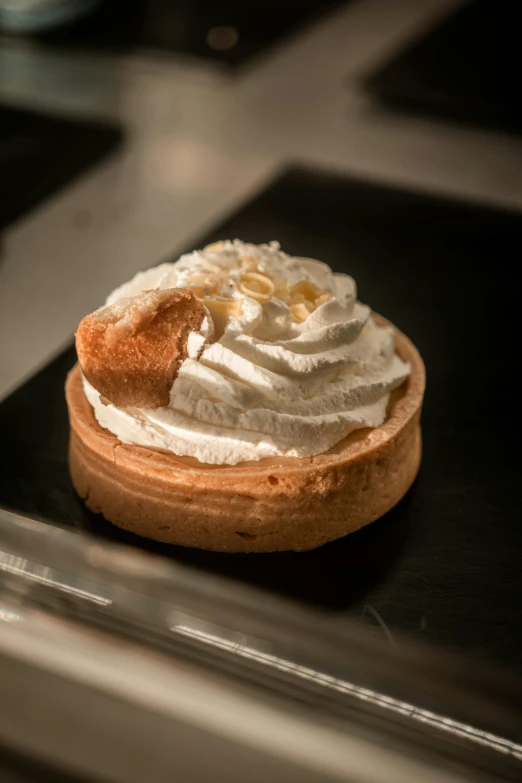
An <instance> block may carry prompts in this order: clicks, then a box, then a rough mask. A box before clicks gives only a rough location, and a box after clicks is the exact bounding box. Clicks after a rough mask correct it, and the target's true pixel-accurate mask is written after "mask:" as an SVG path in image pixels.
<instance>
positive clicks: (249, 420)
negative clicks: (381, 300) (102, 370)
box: [84, 240, 410, 465]
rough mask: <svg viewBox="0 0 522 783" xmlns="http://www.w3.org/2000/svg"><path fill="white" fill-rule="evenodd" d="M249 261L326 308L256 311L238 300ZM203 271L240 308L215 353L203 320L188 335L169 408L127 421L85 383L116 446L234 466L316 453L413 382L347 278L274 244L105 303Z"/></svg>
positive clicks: (152, 276) (239, 251)
mask: <svg viewBox="0 0 522 783" xmlns="http://www.w3.org/2000/svg"><path fill="white" fill-rule="evenodd" d="M245 257H248V258H250V259H252V263H255V264H256V269H257V270H258V271H259V272H260V273H261V274H262V275H266V276H267V277H268V278H270V280H274V281H276V285H278V284H280V281H286V282H287V283H288V285H289V286H293V285H295V284H299V283H300V282H301V281H303V279H304V280H306V281H309V282H310V283H311V284H312V285H313V286H314V288H315V289H320V291H321V292H323V293H324V292H326V294H327V296H326V294H324V295H323V297H322V299H323V300H327V301H324V302H323V303H321V304H319V305H318V306H317V307H316V308H315V309H314V310H313V312H311V314H310V315H308V317H307V318H306V319H305V320H303V321H302V322H299V320H296V317H295V315H293V311H292V309H291V302H289V301H286V302H285V301H282V300H281V299H279V298H277V288H276V294H275V295H274V297H273V298H271V299H269V300H268V301H264V302H261V303H260V302H259V301H256V299H254V298H251V297H250V296H245V295H244V294H242V293H241V281H242V280H244V279H245V278H244V269H242V268H241V265H240V261H241V259H244V258H245ZM200 273H201V275H203V276H205V275H211V276H212V279H213V280H216V279H217V280H218V294H219V297H220V298H221V299H230V300H232V301H235V300H241V304H242V312H241V314H240V315H238V316H231V317H229V318H228V321H227V322H226V326H225V329H224V332H223V334H222V336H221V337H220V338H219V340H218V341H217V342H215V343H213V344H210V345H208V344H207V345H205V343H206V341H207V339H208V330H209V324H208V323H207V324H206V325H205V322H206V321H207V319H205V321H204V323H203V325H202V328H201V330H200V332H199V333H192V334H191V335H190V336H189V342H188V354H189V356H188V358H187V359H186V360H185V361H184V362H183V364H182V366H181V368H180V371H179V374H178V376H177V378H176V380H175V382H174V384H173V387H172V391H171V399H170V405H169V407H166V408H158V409H154V410H152V409H140V410H136V409H133V410H132V411H131V410H121V409H118V408H116V407H115V406H113V405H103V404H102V403H101V401H100V396H99V394H98V393H97V392H96V391H95V390H94V389H93V388H92V387H91V386H90V385H89V384H88V383H87V381H85V380H84V388H85V393H86V395H87V398H88V400H89V402H90V403H91V405H92V407H93V409H94V412H95V415H96V418H97V419H98V421H99V423H100V424H101V425H102V426H103V427H105V428H107V429H108V430H110V431H111V432H112V433H114V434H115V435H116V436H117V437H118V438H119V439H120V440H122V441H123V442H124V443H130V444H136V445H140V446H149V447H156V448H161V449H166V450H168V451H171V452H174V453H175V454H178V455H180V456H191V457H195V458H197V459H198V460H200V461H201V462H205V463H211V464H227V465H235V464H237V463H238V462H243V461H246V460H259V459H262V458H263V457H273V456H291V457H308V456H313V455H316V454H321V453H323V452H325V451H328V449H330V448H331V447H332V446H334V445H335V444H336V443H338V442H339V441H340V440H342V438H344V437H346V435H348V434H349V433H350V432H352V431H353V430H355V429H358V428H361V427H378V426H379V425H381V424H382V423H383V422H384V420H385V418H386V408H387V405H388V401H389V395H390V392H391V391H392V390H393V389H394V388H396V387H397V386H399V385H400V384H401V383H402V382H403V381H404V380H405V378H406V377H407V376H408V375H409V372H410V368H409V366H408V364H406V363H405V362H403V361H402V360H401V359H400V358H399V357H398V356H397V354H396V353H395V343H394V335H393V330H392V329H390V328H386V327H379V326H377V325H376V324H375V322H374V320H373V319H372V318H371V315H370V310H369V308H368V307H366V306H365V305H363V304H360V303H359V302H357V301H356V288H355V283H354V281H353V280H352V278H350V277H348V276H347V275H339V274H334V273H333V272H332V271H331V269H330V268H329V267H328V266H326V265H325V264H322V263H320V262H318V261H312V260H310V259H300V258H292V257H289V256H287V255H286V254H285V253H283V252H282V251H281V250H280V249H279V245H278V244H277V243H275V242H272V243H270V244H269V245H259V246H257V245H248V244H244V243H242V242H239V241H237V240H236V241H234V242H225V243H222V244H221V246H220V247H217V248H208V249H206V250H204V251H198V252H195V253H192V254H190V255H185V256H182V257H181V258H180V259H179V261H177V262H176V263H174V264H162V265H160V266H158V267H155V268H154V269H150V270H148V271H146V272H142V273H140V274H138V275H136V277H134V279H133V280H131V281H130V282H128V283H126V284H125V285H123V286H121V287H120V288H118V289H116V290H115V291H114V292H113V293H112V294H111V295H110V296H109V298H108V300H107V304H112V303H114V302H115V301H117V300H118V299H120V298H122V297H128V296H134V295H135V294H137V293H140V292H141V291H143V290H146V289H149V288H171V287H185V286H192V287H193V286H194V282H193V281H194V274H196V275H200ZM201 275H200V276H201ZM278 281H279V282H278ZM280 290H282V289H280ZM280 295H281V296H282V297H283V294H280ZM283 298H285V297H283ZM319 301H321V300H319ZM203 346H204V347H203ZM198 355H199V358H198Z"/></svg>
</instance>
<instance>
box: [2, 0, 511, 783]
mask: <svg viewBox="0 0 522 783" xmlns="http://www.w3.org/2000/svg"><path fill="white" fill-rule="evenodd" d="M521 30H522V27H521V24H520V3H519V2H518V0H301V1H300V2H295V1H294V0H277V1H276V0H249V2H243V1H242V0H125V1H124V0H0V436H1V440H0V444H1V445H2V458H1V469H0V509H5V510H6V511H5V512H0V513H3V516H2V524H1V526H0V588H1V589H0V596H1V602H0V656H1V660H2V662H3V663H2V665H0V683H1V687H2V693H3V694H4V700H5V707H4V708H3V710H2V712H3V717H2V718H0V780H2V781H3V780H6V781H22V780H23V781H28V780H57V781H61V780H64V781H65V780H73V779H74V780H118V781H119V780H122V781H131V780H132V781H133V780H141V781H143V780H171V779H177V780H187V781H190V780H268V779H270V780H282V781H291V780H299V781H307V780H350V781H381V780H383V781H384V780H386V781H392V780H397V781H399V780H400V781H401V783H403V782H404V781H408V780H412V781H413V780H416V781H417V780H425V781H428V780H434V781H435V780H441V781H442V780H444V781H446V780H448V781H449V780H451V781H453V780H455V781H456V780H497V779H498V780H506V779H509V780H511V779H512V780H520V779H521V778H522V768H521V761H522V746H521V744H520V743H521V742H522V719H521V716H522V709H521V705H522V701H521V693H522V689H521V686H520V682H521V677H522V672H521V669H520V666H521V661H522V635H521V634H522V631H521V627H522V626H521V623H520V599H521V597H522V578H521V570H520V567H519V559H520V555H519V552H520V549H521V547H522V537H521V536H522V534H521V528H520V524H519V521H520V516H521V511H522V509H521V508H520V498H519V496H518V494H517V491H516V487H517V485H518V481H519V479H518V475H517V472H516V470H517V468H516V466H517V462H518V457H517V455H518V451H517V448H518V445H517V444H518V442H519V441H518V437H519V427H517V426H516V420H515V418H516V419H518V415H517V416H516V417H515V418H514V417H513V416H512V411H516V410H518V405H519V401H518V396H517V388H518V387H517V385H516V383H515V382H514V374H515V372H516V367H514V359H513V357H514V356H515V355H518V354H517V351H518V341H517V339H516V335H517V334H518V332H519V326H518V323H517V314H518V298H519V295H518V288H517V287H516V285H515V280H516V277H517V275H516V271H517V267H518V259H519V256H520V252H521V251H522V217H521V213H522V137H521V134H522V101H521V96H522V89H521V88H522V45H521V44H522V41H521V36H522V33H521ZM235 237H238V238H241V239H244V240H246V241H254V242H267V241H270V240H273V239H276V240H279V241H281V243H282V246H283V249H284V250H286V251H288V252H290V253H295V254H298V255H304V256H311V257H316V258H320V259H321V260H323V261H326V262H327V263H329V264H331V265H332V267H333V268H334V269H335V270H336V271H345V272H348V273H350V274H353V276H354V277H355V279H356V281H357V282H358V285H359V293H360V297H361V299H362V300H363V301H368V302H369V303H370V304H371V305H372V306H373V307H374V308H375V309H376V310H377V311H379V310H381V311H382V312H384V313H385V314H386V315H387V316H389V317H390V318H391V320H392V321H394V322H395V323H397V325H398V326H399V327H400V328H401V329H404V331H405V332H406V333H407V334H408V335H409V336H410V337H412V338H413V340H414V342H415V343H416V344H417V345H418V347H419V349H420V350H421V353H422V355H423V356H424V358H425V361H426V366H427V370H428V393H427V397H426V406H425V412H424V421H423V427H424V439H425V457H424V463H423V468H422V470H421V474H420V476H419V479H418V481H417V483H416V485H415V487H414V489H413V491H412V492H411V493H410V495H409V496H408V498H406V499H405V500H404V501H403V502H402V503H401V504H400V505H399V506H398V507H397V509H394V510H393V511H392V512H390V514H389V515H388V516H387V517H386V518H385V519H384V520H381V521H380V522H378V523H376V524H375V525H372V526H371V528H370V529H368V530H367V531H361V532H360V533H357V534H356V535H355V536H353V537H350V539H349V541H343V542H336V543H335V544H333V545H328V546H327V547H324V548H323V549H322V550H320V551H319V552H318V553H307V554H304V555H300V556H294V555H292V556H290V555H287V554H286V553H284V554H282V555H281V556H279V555H271V556H267V557H264V556H261V557H259V556H251V557H249V558H247V556H240V557H236V558H235V559H233V560H231V559H230V557H228V558H227V557H226V556H221V555H212V554H211V553H194V552H188V551H180V550H176V551H174V549H175V548H171V549H169V550H168V551H167V550H166V548H165V547H163V548H162V547H160V546H156V545H154V544H150V545H143V543H142V542H137V541H136V539H134V538H133V537H131V536H130V535H129V536H127V535H126V534H123V533H122V534H121V535H120V534H117V533H116V532H115V531H114V530H112V529H110V526H108V525H106V524H102V523H101V522H100V521H99V520H97V519H96V518H94V515H89V514H88V513H87V512H86V511H85V509H83V508H80V505H79V504H78V502H77V500H76V498H75V497H74V493H73V492H72V489H71V487H70V482H69V479H68V473H67V452H66V450H67V433H68V425H67V414H66V410H65V405H64V401H63V394H62V389H63V382H64V378H65V374H66V372H67V370H68V369H69V368H70V366H71V365H72V363H73V362H74V351H73V350H72V348H71V347H70V346H71V339H72V335H73V333H74V330H75V328H76V326H77V324H78V322H79V320H80V319H81V318H82V317H83V315H84V314H85V313H87V312H89V311H92V310H93V309H95V308H96V307H98V306H100V305H101V304H102V303H103V301H104V300H105V297H106V296H107V294H108V293H109V292H110V291H111V290H112V289H114V288H115V287H116V286H117V285H118V284H120V283H122V282H124V281H125V280H127V279H128V278H130V277H131V276H132V275H133V274H135V273H136V272H137V271H138V270H141V269H145V268H147V267H149V266H152V265H155V264H157V263H160V262H163V261H166V260H174V259H175V258H176V257H178V256H179V255H180V254H181V253H182V252H186V251H188V250H190V249H193V248H195V247H201V246H202V245H204V244H206V242H207V241H210V240H214V239H226V238H231V239H232V238H235ZM13 512H14V513H13ZM32 518H37V519H43V520H44V522H43V523H38V522H34V523H33V522H31V519H32ZM73 530H75V531H76V532H75V533H73V532H72V531H73ZM78 531H80V535H78ZM67 536H71V537H72V538H71V540H69V538H68V537H67ZM144 546H145V548H148V549H149V550H150V551H149V552H148V553H147V554H143V552H142V549H143V548H144ZM158 574H159V575H160V576H158ZM155 575H156V576H155ZM140 580H141V581H140ZM221 580H223V581H221ZM227 580H230V582H227ZM223 584H226V585H227V586H226V587H222V585H223ZM245 585H248V587H246V586H245ZM221 590H223V591H224V592H223V594H221V592H220V591H221ZM250 590H251V591H252V592H251V593H250V592H249V591H250ZM93 596H94V598H93ZM216 596H219V600H220V601H221V603H219V601H218V603H217V604H216V601H217V600H218V599H217V598H216ZM239 596H247V597H244V599H243V598H242V599H241V601H242V600H244V602H245V603H244V604H243V603H242V602H241V601H240V599H239ZM196 598H197V600H196ZM238 602H239V603H238ZM173 613H174V615H175V617H177V618H178V619H177V620H173V619H172V617H173V616H174V615H173ZM176 613H177V614H176ZM180 617H181V618H182V619H180ZM252 617H257V618H258V622H259V624H258V626H256V627H250V625H249V623H251V622H252ZM151 618H154V622H153V621H152V619H151ZM292 618H293V619H292ZM296 618H297V619H296ZM293 621H295V625H293V624H292V622H293ZM209 623H210V626H209V625H208V624H209ZM187 639H189V641H190V645H189V647H188V648H187V647H186V645H187V644H189V642H187ZM260 640H261V641H260ZM361 640H362V641H361ZM361 645H362V646H361ZM209 650H210V652H209ZM304 653H306V655H308V656H309V659H307V660H304V659H303V656H304V657H305V658H306V655H304ZM216 656H217V658H216ZM390 656H391V658H390ZM239 659H241V661H242V663H238V660H239ZM245 661H248V666H247V664H245V663H244V662H245ZM268 670H269V671H270V672H271V674H268V673H267V671H268ZM274 672H278V674H277V676H276V675H275V674H274ZM281 672H283V674H281ZM303 672H304V674H303ZM391 672H394V674H393V676H392V675H391ZM271 677H272V678H274V679H273V680H272V679H270V678H271ZM490 678H492V679H491V680H490ZM269 681H270V685H269V686H268V685H267V683H268V682H269ZM305 682H306V683H307V684H306V688H305V690H303V688H304V687H305V686H304V685H303V683H305ZM162 683H168V684H165V685H164V687H162V685H161V684H162ZM310 683H312V684H311V685H310ZM325 688H326V689H327V692H326V691H324V689H325ZM267 691H269V693H267ZM334 693H335V696H334V695H333V694H334ZM167 696H168V698H167ZM353 704H356V705H358V706H357V707H354V706H353ZM362 704H364V707H362V706H361V705H362ZM180 705H181V706H180ZM368 705H370V706H368ZM401 705H402V706H401ZM383 711H384V712H383ZM383 716H384V717H383ZM217 726H220V727H221V728H220V730H219V731H218V730H217V729H216V727H217ZM260 727H261V728H260ZM198 732H201V735H200V734H198ZM218 735H219V738H217V737H218ZM176 765H178V766H177V767H176ZM175 769H178V772H179V774H178V776H176V774H175V773H174V771H173V770H175ZM179 775H181V777H180V776H179Z"/></svg>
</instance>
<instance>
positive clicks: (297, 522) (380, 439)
mask: <svg viewBox="0 0 522 783" xmlns="http://www.w3.org/2000/svg"><path fill="white" fill-rule="evenodd" d="M379 321H381V322H383V323H384V319H379ZM396 339H397V351H398V353H399V355H400V356H401V357H402V358H403V359H405V360H407V361H409V362H410V364H411V369H412V372H411V376H410V377H409V379H408V380H407V381H406V382H405V383H404V384H403V385H402V386H401V388H400V389H397V390H396V391H395V392H394V393H393V394H392V397H391V400H390V406H389V415H388V419H387V420H386V422H385V423H384V424H383V425H382V426H381V427H378V428H376V429H373V430H372V429H366V430H359V431H357V432H354V433H352V435H350V436H348V438H345V440H343V441H342V442H341V443H339V444H338V445H337V446H336V447H335V448H333V449H331V450H330V451H329V452H327V453H326V454H320V455H318V456H317V457H310V458H303V459H299V458H292V457H287V458H273V459H265V460H261V461H259V462H255V463H250V464H247V463H244V464H242V465H238V466H234V467H231V466H226V465H223V466H220V465H203V464H201V463H198V462H197V461H196V460H194V459H191V458H184V457H177V456H175V455H173V454H170V453H168V454H167V453H162V452H157V451H153V450H151V449H147V448H142V447H138V446H127V445H124V444H122V443H121V442H120V441H119V440H118V439H117V438H116V437H115V436H114V435H112V434H111V433H109V432H107V430H104V429H102V428H101V427H100V426H99V424H98V423H97V421H96V419H95V418H94V414H93V412H92V408H91V406H90V405H89V403H88V401H87V399H86V397H85V395H84V393H83V388H82V383H81V376H80V371H79V368H78V367H75V368H74V369H73V370H72V371H71V373H70V375H69V377H68V379H67V385H66V392H67V402H68V406H69V416H70V421H71V440H70V452H69V460H70V469H71V476H72V480H73V483H74V486H75V488H76V491H77V492H78V494H79V495H80V496H81V497H83V498H85V502H86V504H87V506H88V507H89V508H90V509H91V510H92V511H95V512H99V513H102V514H103V515H104V517H105V518H106V519H107V520H109V521H110V522H113V523H114V524H115V525H117V526H119V527H122V528H125V529H127V530H130V531H132V532H133V533H137V534H138V535H140V536H145V537H147V538H153V539H156V540H158V541H165V542H168V543H173V544H181V545H183V546H190V547H199V548H201V549H211V550H216V551H228V552H274V551H280V550H285V549H290V550H296V551H305V550H308V549H314V548H315V547H318V546H321V545H322V544H324V543H326V542H327V541H332V540H334V539H336V538H340V537H342V536H345V535H346V534H347V533H351V532H353V531H355V530H358V529H359V528H360V527H363V526H364V525H367V524H368V523H370V522H372V521H373V520H375V519H377V518H378V517H380V516H382V515H383V514H384V513H385V512H386V511H388V510H389V509H390V508H392V507H393V506H394V505H395V504H396V503H397V502H398V501H399V500H400V499H401V497H402V496H403V495H404V493H405V492H406V491H407V490H408V488H409V487H410V485H411V484H412V482H413V480H414V478H415V476H416V474H417V471H418V468H419V464H420V459H421V435H420V426H419V420H420V412H421V406H422V398H423V394H424V385H425V373H424V365H423V363H422V359H421V358H420V356H419V354H418V352H417V350H416V349H415V347H414V346H413V345H412V343H411V342H410V341H409V340H408V338H407V337H405V336H404V335H403V334H401V333H400V332H398V331H396Z"/></svg>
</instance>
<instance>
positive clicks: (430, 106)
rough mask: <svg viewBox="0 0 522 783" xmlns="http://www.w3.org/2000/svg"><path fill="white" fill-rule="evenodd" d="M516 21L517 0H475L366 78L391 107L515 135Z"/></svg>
mask: <svg viewBox="0 0 522 783" xmlns="http://www.w3.org/2000/svg"><path fill="white" fill-rule="evenodd" d="M521 22H522V16H521V13H520V3H519V2H518V0H474V2H470V3H466V4H464V5H463V6H462V8H459V10H457V11H456V12H455V13H453V14H451V15H450V16H449V17H448V18H446V19H444V20H443V21H442V22H441V23H440V24H439V25H437V26H436V27H435V28H434V29H432V30H430V32H429V33H428V35H426V36H425V37H423V38H421V39H420V40H418V41H416V42H415V43H414V44H413V45H411V46H409V47H408V48H407V49H406V50H404V51H402V52H400V54H399V55H398V56H396V57H394V58H393V59H392V60H391V61H390V62H387V63H385V65H384V66H381V67H380V68H379V69H378V71H376V72H375V73H373V74H371V75H370V76H369V77H368V78H367V80H366V82H367V85H368V87H369V88H370V90H371V91H372V92H374V93H375V94H376V95H377V96H378V97H379V98H380V99H381V100H382V101H384V102H385V103H386V104H389V105H390V107H392V108H395V109H403V110H407V111H412V112H420V113H425V114H428V115H431V116H435V117H437V118H441V119H449V120H454V121H458V122H464V123H467V124H473V125H479V126H484V127H488V128H494V129H500V130H505V131H508V132H512V133H521V132H522V101H521V99H520V97H521V95H522V24H521Z"/></svg>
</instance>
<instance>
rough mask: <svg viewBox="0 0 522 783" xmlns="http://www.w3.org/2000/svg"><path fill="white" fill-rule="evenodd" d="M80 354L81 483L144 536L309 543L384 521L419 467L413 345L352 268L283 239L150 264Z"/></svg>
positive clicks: (248, 547) (203, 542)
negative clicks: (360, 289) (290, 251)
mask: <svg viewBox="0 0 522 783" xmlns="http://www.w3.org/2000/svg"><path fill="white" fill-rule="evenodd" d="M138 343H139V345H140V346H141V348H140V350H138V349H137V345H138ZM77 349H78V354H79V359H80V365H81V367H80V365H77V366H76V367H75V368H73V370H72V371H71V373H70V375H69V377H68V379H67V385H66V393H67V402H68V407H69V417H70V423H71V439H70V455H69V457H70V469H71V476H72V479H73V483H74V486H75V488H76V490H77V492H78V494H79V495H80V496H81V497H82V498H84V499H85V502H86V504H87V505H88V507H89V508H90V509H91V510H93V511H95V512H99V513H102V514H103V515H104V516H105V518H106V519H108V520H109V521H110V522H112V523H114V524H115V525H118V526H120V527H122V528H125V529H127V530H130V531H132V532H134V533H137V534H138V535H141V536H146V537H149V538H153V539H156V540H159V541H165V542H169V543H175V544H182V545H185V546H192V547H200V548H203V549H212V550H219V551H229V552H254V551H257V552H269V551H278V550H285V549H290V550H297V551H301V550H308V549H313V548H315V547H317V546H320V545H321V544H324V543H326V542H327V541H331V540H333V539H336V538H339V537H341V536H344V535H346V534H347V533H350V532H353V531H355V530H357V529H359V528H360V527H362V526H363V525H366V524H368V523H369V522H372V521H373V520H375V519H377V518H378V517H379V516H381V515H382V514H384V513H385V512H386V511H388V510H389V509H390V508H391V507H392V506H394V505H395V504H396V503H397V502H398V501H399V500H400V498H401V497H402V496H403V495H404V493H405V492H406V491H407V489H408V488H409V486H410V485H411V483H412V482H413V480H414V478H415V476H416V474H417V471H418V468H419V464H420V458H421V436H420V423H419V420H420V411H421V406H422V399H423V393H424V383H425V376H424V366H423V363H422V360H421V358H420V356H419V354H418V352H417V350H416V349H415V347H414V346H413V345H412V343H411V342H410V341H409V340H408V338H407V337H406V336H405V335H403V334H401V333H400V332H399V331H398V330H397V329H396V328H395V327H393V326H392V325H391V324H389V323H388V322H387V321H385V320H384V319H383V318H381V317H380V316H377V315H374V314H372V313H371V311H370V310H369V308H368V307H366V306H365V305H363V304H361V303H360V302H358V301H357V298H356V288H355V283H354V281H353V280H352V279H351V278H350V277H348V276H347V275H338V274H333V273H332V271H331V270H330V268H329V267H327V266H326V265H325V264H322V263H320V262H318V261H312V260H310V259H302V258H292V257H290V256H287V255H286V254H285V253H283V252H282V251H281V250H280V248H279V245H278V244H277V243H270V244H269V245H259V246H256V245H249V244H245V243H242V242H239V241H237V240H236V241H234V242H222V243H217V244H216V245H212V246H209V247H207V248H205V249H204V250H203V251H198V252H195V253H192V254H190V255H186V256H182V257H181V259H179V261H177V262H176V263H175V264H162V265H160V266H158V267H155V268H154V269H151V270H148V271H146V272H142V273H140V274H138V275H137V276H136V277H135V278H134V279H133V280H131V281H130V282H129V283H126V284H125V285H123V286H121V287H120V288H118V289H117V290H116V291H114V292H113V293H112V294H111V295H110V296H109V298H108V300H107V303H106V307H105V308H103V309H102V310H99V311H97V312H96V313H94V314H92V315H91V316H87V318H86V319H84V321H82V323H81V324H80V327H79V329H78V332H77ZM151 368H152V369H151ZM167 392H168V394H167ZM167 397H168V399H167Z"/></svg>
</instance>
